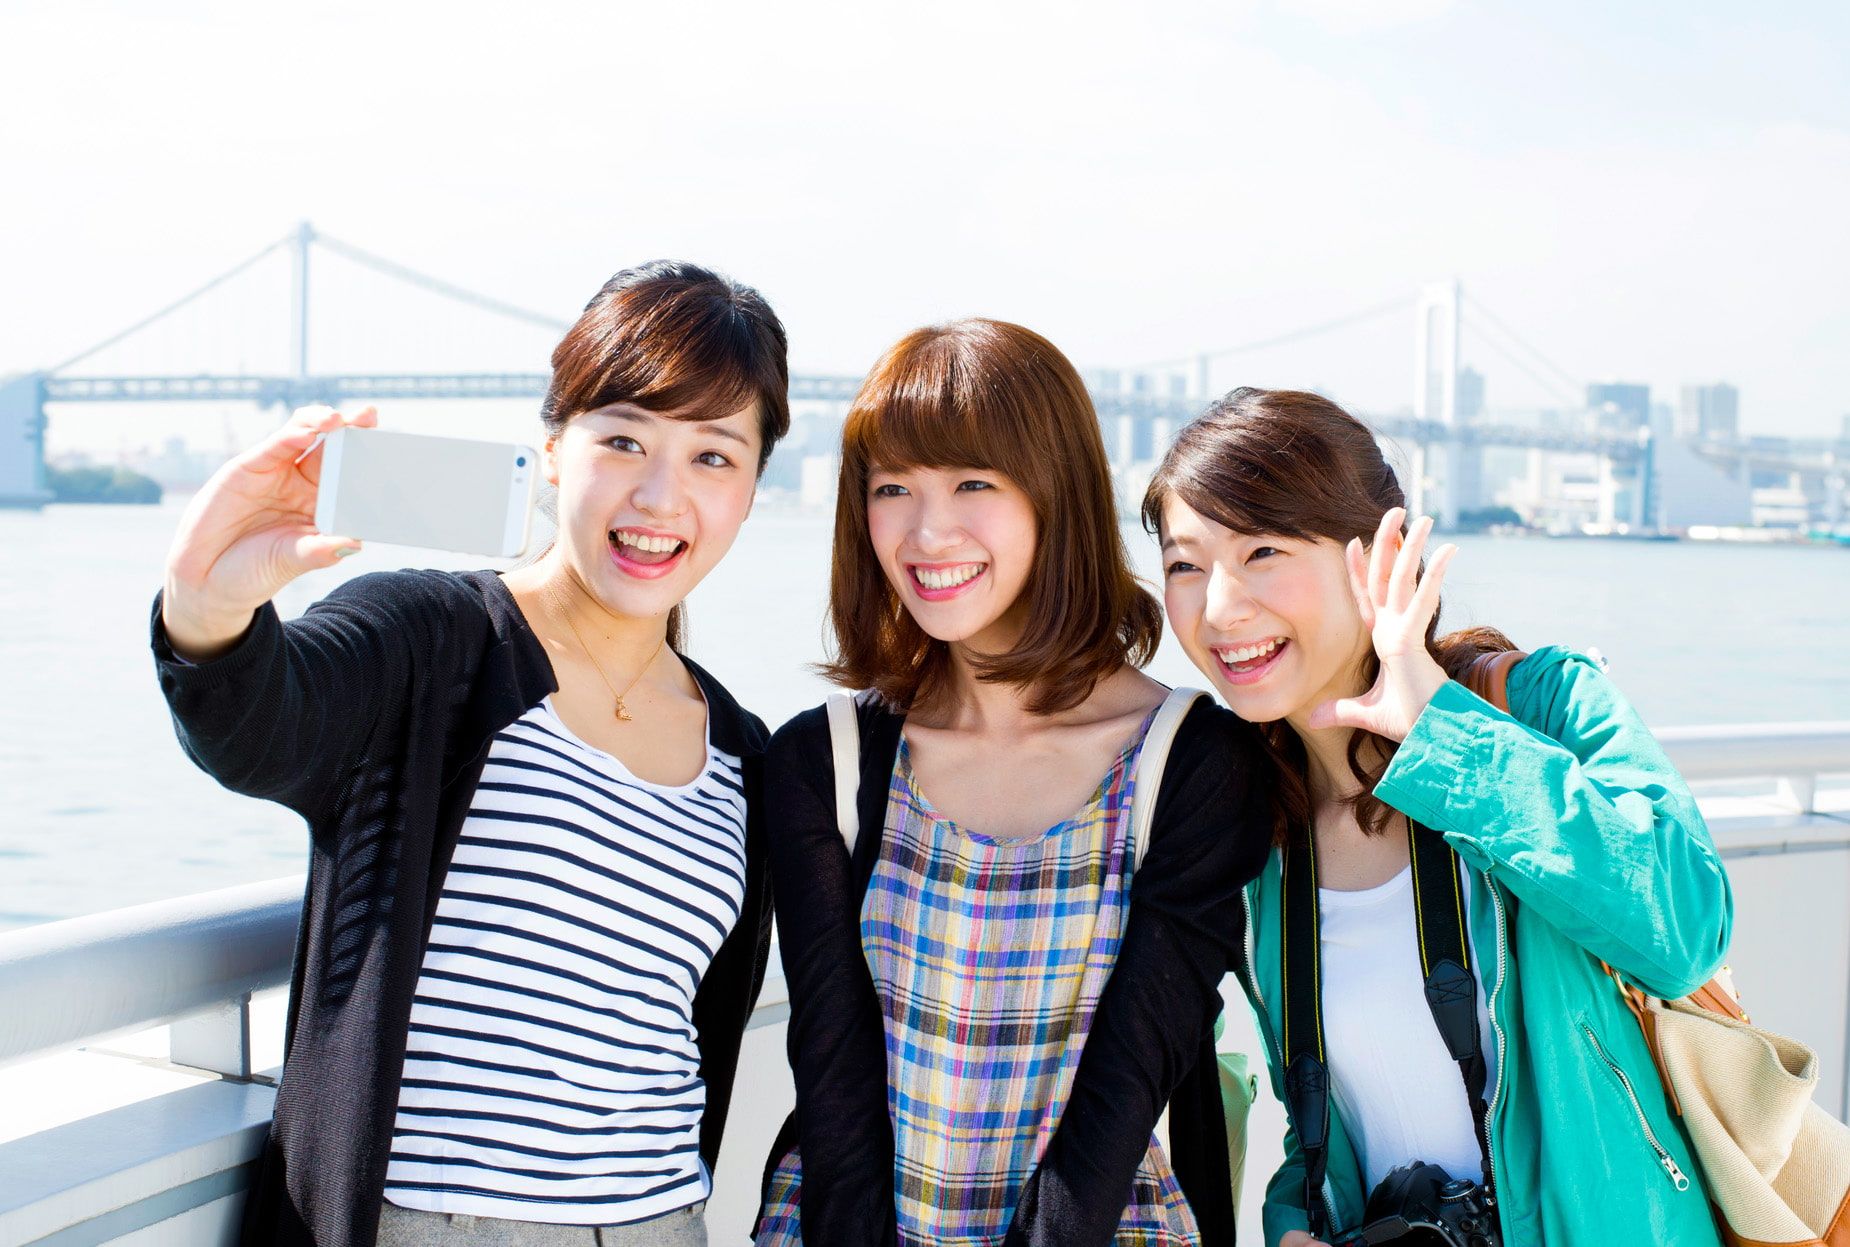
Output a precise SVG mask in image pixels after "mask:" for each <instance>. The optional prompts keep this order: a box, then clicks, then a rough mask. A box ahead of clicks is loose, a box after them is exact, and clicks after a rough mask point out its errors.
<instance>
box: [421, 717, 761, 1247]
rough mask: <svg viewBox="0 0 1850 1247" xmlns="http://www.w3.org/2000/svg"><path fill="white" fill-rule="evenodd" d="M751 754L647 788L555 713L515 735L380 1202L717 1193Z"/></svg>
mask: <svg viewBox="0 0 1850 1247" xmlns="http://www.w3.org/2000/svg"><path fill="white" fill-rule="evenodd" d="M744 872H745V795H744V791H743V788H742V787H741V784H740V776H739V759H738V758H736V757H734V756H732V755H730V754H727V753H723V752H721V751H720V750H718V749H716V748H714V747H713V746H712V745H711V744H710V743H709V745H708V749H707V765H706V767H705V769H704V770H703V772H702V774H701V775H700V777H699V778H698V779H696V780H695V781H694V782H693V783H691V784H687V785H684V786H682V787H679V788H674V787H667V786H664V785H660V784H651V783H647V782H645V781H643V780H639V779H637V778H636V777H635V776H633V775H631V774H630V773H629V771H628V770H627V768H625V767H624V766H623V764H622V763H621V762H619V761H618V760H617V759H616V758H614V757H612V756H611V755H609V754H607V753H605V752H603V751H602V750H599V749H595V748H593V747H592V746H590V745H588V744H586V743H584V742H583V741H581V740H579V739H578V738H577V737H576V736H574V735H573V734H572V733H571V731H570V730H569V729H567V728H566V726H565V725H564V724H563V723H562V722H560V720H559V718H558V716H557V715H556V714H555V713H554V711H553V709H552V706H551V703H550V701H547V702H542V703H541V704H540V705H538V706H536V707H534V708H533V709H532V710H530V711H528V712H527V713H526V714H525V715H523V716H522V717H521V718H520V719H519V720H517V721H516V722H514V723H512V724H510V725H509V726H508V727H507V728H506V729H505V730H504V731H502V732H501V733H499V734H498V735H497V736H496V737H495V739H494V742H493V744H492V745H491V747H490V750H489V755H488V761H487V765H486V766H485V768H484V769H483V772H482V777H481V781H480V783H479V784H478V786H477V788H476V793H475V798H474V801H473V802H472V804H471V807H470V811H469V815H468V818H467V819H466V821H465V822H464V823H463V827H462V833H461V839H460V841H459V842H458V844H457V847H456V854H455V857H454V859H453V861H452V863H451V865H450V871H449V875H448V877H447V878H446V879H445V881H444V884H443V892H442V895H441V897H440V898H439V900H438V902H437V912H436V918H435V921H434V923H433V925H432V927H431V933H430V944H429V946H428V948H427V949H426V950H425V954H424V962H423V969H422V972H421V973H420V975H419V978H418V985H417V995H416V998H415V1002H414V1004H413V1006H412V1010H411V1022H410V1027H409V1031H408V1036H407V1050H406V1055H405V1069H404V1077H403V1080H402V1082H401V1084H400V1089H399V1095H398V1115H397V1119H396V1123H395V1127H394V1133H393V1137H392V1156H391V1162H390V1165H389V1167H388V1169H387V1172H386V1188H385V1196H386V1198H387V1199H388V1200H390V1201H391V1202H392V1203H394V1204H399V1205H402V1206H404V1207H408V1208H419V1209H424V1210H427V1211H432V1212H445V1213H466V1214H469V1215H473V1216H492V1217H502V1218H506V1219H509V1220H519V1221H540V1222H552V1223H560V1224H576V1225H606V1224H618V1223H623V1222H629V1221H639V1220H643V1219H646V1218H649V1217H655V1216H660V1215H661V1214H663V1213H666V1212H671V1211H673V1210H675V1209H677V1208H682V1207H685V1206H687V1205H689V1204H692V1203H695V1202H698V1201H700V1200H703V1199H705V1198H707V1195H708V1193H709V1190H710V1187H711V1179H710V1177H709V1175H708V1174H707V1171H706V1167H705V1165H704V1164H703V1163H702V1162H701V1158H700V1153H699V1140H700V1118H701V1113H702V1111H703V1110H704V1108H705V1106H706V1088H705V1085H704V1084H703V1083H702V1082H701V1079H700V1076H699V1068H700V1054H699V1052H698V1050H697V1049H696V1047H695V1034H694V1025H693V1002H694V992H695V989H696V988H697V987H698V986H699V984H700V979H701V976H702V975H703V974H704V973H705V972H706V969H707V965H708V963H709V962H710V961H711V960H712V958H713V955H714V953H715V952H716V951H717V950H718V948H719V946H720V942H721V941H722V940H723V939H724V938H725V936H726V934H727V932H729V931H730V930H731V929H732V926H733V924H734V923H735V922H736V921H737V920H738V917H739V911H740V907H741V905H742V903H743V899H744V891H745V873H744Z"/></svg>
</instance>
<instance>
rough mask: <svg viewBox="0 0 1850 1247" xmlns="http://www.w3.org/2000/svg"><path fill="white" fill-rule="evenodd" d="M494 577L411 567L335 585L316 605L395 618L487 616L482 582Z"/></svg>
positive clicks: (490, 574)
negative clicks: (428, 614)
mask: <svg viewBox="0 0 1850 1247" xmlns="http://www.w3.org/2000/svg"><path fill="white" fill-rule="evenodd" d="M495 575H496V573H494V572H492V571H479V572H448V571H438V570H436V569H434V568H410V567H407V568H400V569H398V570H395V571H384V572H367V573H365V574H364V575H360V576H355V577H354V578H353V579H351V580H347V581H343V582H342V583H340V584H338V585H336V586H335V587H334V588H333V589H332V590H331V591H329V593H328V594H327V596H326V597H324V598H322V599H321V601H320V602H318V603H316V605H317V606H320V605H323V604H326V603H333V604H338V605H341V606H346V607H352V608H358V609H360V610H364V611H375V612H378V613H381V614H393V615H412V614H418V613H422V612H442V613H445V614H452V613H456V612H466V613H476V614H481V615H483V616H486V615H487V614H488V610H489V602H488V593H489V591H490V589H489V586H487V585H486V584H485V583H484V579H483V578H484V577H494V576H495ZM311 609H313V608H311Z"/></svg>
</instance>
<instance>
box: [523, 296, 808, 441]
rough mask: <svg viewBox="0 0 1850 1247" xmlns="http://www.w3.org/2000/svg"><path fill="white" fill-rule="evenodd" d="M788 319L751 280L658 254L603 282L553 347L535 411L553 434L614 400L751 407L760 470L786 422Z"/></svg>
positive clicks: (727, 410) (674, 412) (700, 416)
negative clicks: (543, 390)
mask: <svg viewBox="0 0 1850 1247" xmlns="http://www.w3.org/2000/svg"><path fill="white" fill-rule="evenodd" d="M789 381H790V377H789V365H788V363H787V362H786V350H785V339H784V327H783V324H782V323H781V322H779V321H778V319H777V317H776V315H775V314H774V313H773V312H772V311H771V309H770V307H769V306H768V305H767V304H766V303H765V302H764V299H763V297H762V296H760V295H759V294H758V292H757V291H755V290H753V289H752V288H751V287H749V286H741V285H739V284H738V283H736V282H734V281H732V280H730V279H729V278H725V277H721V276H720V275H719V274H717V273H714V272H713V271H711V270H710V269H704V268H701V267H699V266H698V265H693V264H683V263H681V262H679V261H674V260H657V261H654V262H652V263H649V264H644V265H640V266H638V267H636V268H631V269H625V270H623V271H622V272H620V273H618V274H617V275H616V276H614V277H612V278H611V279H610V280H609V281H607V282H605V283H604V287H603V289H601V290H599V291H598V292H597V294H596V295H595V296H594V297H593V298H592V300H591V302H590V303H589V304H587V305H586V307H585V310H584V313H583V314H582V315H581V316H580V317H579V318H578V321H577V323H575V324H574V325H573V326H572V327H571V329H570V330H568V331H567V332H566V335H565V337H564V338H562V339H560V341H559V345H558V346H557V347H555V348H554V349H553V353H552V383H551V384H550V385H549V386H548V387H547V390H546V397H545V399H544V400H543V401H542V402H541V404H540V418H541V419H542V420H543V421H544V422H545V424H546V427H547V430H548V431H549V432H550V433H553V434H557V433H558V432H559V431H560V430H561V429H562V428H564V427H565V425H566V424H567V423H568V422H569V421H570V420H571V419H572V418H573V417H574V416H577V415H579V414H581V413H583V412H587V411H595V410H597V409H598V408H600V407H608V406H610V405H611V404H613V403H630V404H633V405H634V406H636V407H639V408H641V409H642V410H644V411H648V412H653V413H655V414H657V415H663V416H670V417H673V418H674V419H677V420H718V419H723V418H724V417H726V416H730V415H732V414H733V413H734V412H737V411H740V410H743V409H744V408H745V407H747V406H748V405H749V406H753V407H755V408H756V411H757V416H758V426H759V431H760V434H761V441H762V445H761V446H760V448H759V453H758V470H759V471H760V472H761V473H762V472H763V470H764V465H765V463H766V461H767V460H769V458H770V455H771V449H772V447H774V446H775V445H776V444H777V441H778V440H779V439H780V438H782V437H783V436H784V434H786V433H788V432H789V431H790V397H789V388H790V386H789Z"/></svg>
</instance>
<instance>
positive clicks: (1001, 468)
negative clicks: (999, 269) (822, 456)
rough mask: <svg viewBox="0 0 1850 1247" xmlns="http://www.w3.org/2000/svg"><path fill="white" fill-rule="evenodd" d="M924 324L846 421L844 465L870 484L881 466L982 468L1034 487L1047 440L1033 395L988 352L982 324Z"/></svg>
mask: <svg viewBox="0 0 1850 1247" xmlns="http://www.w3.org/2000/svg"><path fill="white" fill-rule="evenodd" d="M957 330H958V331H957V332H956V333H950V332H946V331H945V330H942V329H925V330H919V331H918V332H916V333H913V334H910V335H908V336H907V337H906V338H904V339H902V340H901V341H900V342H899V343H898V345H896V346H895V347H893V349H892V350H890V351H889V352H887V354H886V356H885V357H884V358H882V359H881V360H880V361H879V363H878V364H876V365H875V367H874V369H873V371H872V372H870V373H869V374H868V378H867V381H866V383H865V384H863V385H862V387H861V390H860V392H859V393H858V394H856V395H855V399H854V404H853V406H852V407H851V408H850V409H849V412H848V419H847V421H846V423H845V424H844V425H843V427H842V467H843V470H844V471H847V470H850V469H852V470H853V471H855V472H856V473H857V474H858V475H859V477H860V479H861V482H862V483H863V484H865V482H866V478H867V477H868V476H869V475H870V474H872V473H873V472H874V471H875V470H878V469H887V470H892V471H903V470H904V469H907V468H981V469H983V470H985V471H990V472H999V473H1001V474H1002V475H1004V476H1006V477H1008V478H1009V479H1010V480H1013V481H1015V482H1016V483H1018V484H1021V485H1024V486H1025V485H1028V484H1029V483H1030V482H1032V481H1034V480H1035V479H1036V478H1037V477H1038V476H1040V475H1044V471H1043V472H1038V473H1037V472H1036V470H1035V465H1034V463H1033V456H1034V455H1035V454H1036V452H1037V451H1038V452H1039V453H1041V454H1043V455H1044V454H1045V453H1046V452H1047V451H1048V450H1050V449H1052V448H1050V447H1048V446H1046V445H1045V435H1044V430H1042V429H1039V428H1037V427H1036V425H1037V424H1040V423H1044V422H1045V416H1042V418H1041V420H1040V421H1036V420H1034V418H1033V416H1034V413H1033V412H1032V411H1031V410H1030V408H1031V407H1033V406H1037V405H1038V406H1045V405H1046V404H1045V403H1044V402H1042V403H1038V404H1037V403H1036V402H1035V399H1034V396H1030V395H1025V394H1023V393H1021V392H1020V385H1019V382H1018V380H1017V379H1016V378H1008V377H999V376H997V375H995V374H996V371H997V370H996V369H995V367H994V366H993V365H992V364H990V363H989V361H987V360H986V359H985V358H984V351H983V349H982V348H983V347H984V346H985V343H983V342H982V341H981V338H982V334H981V332H980V327H973V326H971V324H970V323H969V322H964V323H962V324H960V325H959V326H957Z"/></svg>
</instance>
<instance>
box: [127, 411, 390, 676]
mask: <svg viewBox="0 0 1850 1247" xmlns="http://www.w3.org/2000/svg"><path fill="white" fill-rule="evenodd" d="M378 419H379V417H378V413H377V412H376V411H375V410H374V409H373V408H371V407H365V408H362V409H360V410H359V411H356V412H352V413H344V412H340V411H337V410H335V409H334V408H332V407H303V408H301V409H300V410H298V411H297V412H296V413H295V414H294V415H293V416H291V417H290V418H289V421H288V423H287V424H285V425H283V427H282V428H280V429H278V430H277V431H276V432H274V433H272V434H271V435H270V436H269V437H267V438H265V439H264V440H263V441H261V442H259V443H258V444H257V445H256V446H253V447H252V448H251V449H249V450H247V451H245V452H244V453H243V454H241V455H238V456H237V457H236V458H234V459H232V460H231V461H230V462H229V463H227V464H225V466H223V467H222V468H220V469H219V470H218V471H217V472H215V473H213V474H212V479H211V480H209V481H207V482H206V483H205V486H204V487H203V488H201V489H200V491H199V492H198V493H197V494H195V495H193V500H192V502H191V503H189V504H188V505H187V508H186V511H185V513H184V514H183V515H182V516H181V517H180V527H179V530H178V531H177V532H176V533H175V534H174V539H173V545H172V546H171V547H170V548H169V549H168V552H167V578H166V588H165V592H164V593H163V594H162V597H161V622H162V624H163V625H164V627H165V629H166V632H167V639H168V643H169V644H170V645H172V646H173V648H174V652H175V653H177V654H179V655H180V656H181V657H183V658H189V659H193V660H195V661H199V660H203V659H206V658H211V657H213V656H215V655H217V654H219V653H223V652H224V651H225V650H228V649H230V648H231V647H232V646H233V645H234V644H236V643H237V641H238V638H240V637H241V636H243V635H244V632H245V630H246V629H247V628H249V626H250V621H251V615H252V614H253V613H254V612H255V611H256V610H257V608H258V607H260V606H262V605H263V604H264V603H265V602H268V601H269V600H270V599H272V598H274V597H275V596H276V595H277V594H278V593H279V592H281V591H282V588H283V586H284V585H286V584H288V583H289V582H290V581H292V580H294V579H295V578H296V577H297V576H300V575H301V574H302V573H304V572H307V571H313V570H314V569H315V568H318V567H331V566H333V565H334V563H336V562H337V561H338V560H339V559H341V558H342V557H344V556H345V555H348V554H352V553H355V552H357V551H358V550H359V548H360V543H359V542H358V541H356V540H354V539H353V538H350V537H343V536H339V535H337V534H329V533H322V532H320V531H318V530H317V529H316V528H315V495H316V490H317V487H318V485H319V484H320V480H321V456H322V453H323V448H322V446H321V445H319V444H318V443H319V440H320V439H322V438H324V437H325V436H326V435H327V434H329V433H331V432H333V431H334V430H336V429H339V428H343V427H347V426H352V427H355V428H371V427H374V426H375V425H377V424H378Z"/></svg>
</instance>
